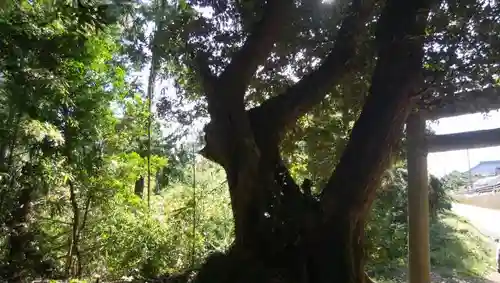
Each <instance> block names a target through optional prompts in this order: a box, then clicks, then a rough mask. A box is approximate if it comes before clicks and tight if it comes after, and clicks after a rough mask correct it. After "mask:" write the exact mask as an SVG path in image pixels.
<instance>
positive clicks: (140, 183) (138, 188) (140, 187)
mask: <svg viewBox="0 0 500 283" xmlns="http://www.w3.org/2000/svg"><path fill="white" fill-rule="evenodd" d="M134 193H135V195H136V196H138V197H140V198H142V196H143V194H144V177H143V176H142V175H141V176H140V177H139V178H138V179H137V180H136V181H135V187H134Z"/></svg>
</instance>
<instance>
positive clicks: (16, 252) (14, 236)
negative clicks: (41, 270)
mask: <svg viewBox="0 0 500 283" xmlns="http://www.w3.org/2000/svg"><path fill="white" fill-rule="evenodd" d="M33 170H34V169H33V167H32V166H31V164H26V165H25V166H24V167H23V170H22V171H23V175H25V174H26V175H28V176H29V174H32V171H33ZM21 186H22V188H21V189H20V192H19V196H18V199H17V202H16V204H15V210H14V211H13V212H12V215H11V217H10V220H9V221H7V223H6V224H7V226H8V227H9V229H10V234H9V238H8V246H9V253H8V256H7V267H6V271H7V274H6V277H7V278H8V281H9V282H15V283H17V282H23V280H24V279H25V278H26V277H27V276H28V275H29V272H28V268H30V266H29V264H30V260H31V258H30V255H31V252H32V250H33V248H32V240H33V235H32V233H31V231H30V223H29V222H30V221H29V215H30V213H31V212H32V200H33V199H32V194H33V191H34V188H33V186H31V184H30V183H29V180H26V182H22V183H21Z"/></svg>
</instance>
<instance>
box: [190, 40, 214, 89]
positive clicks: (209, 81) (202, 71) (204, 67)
mask: <svg viewBox="0 0 500 283" xmlns="http://www.w3.org/2000/svg"><path fill="white" fill-rule="evenodd" d="M187 49H188V52H189V54H190V55H191V57H192V66H191V67H192V68H193V69H194V70H195V72H196V74H197V75H198V77H199V80H200V81H201V86H202V88H203V91H204V92H205V93H213V92H214V90H215V84H216V83H217V77H216V76H215V75H214V74H213V73H212V71H211V70H210V67H209V64H208V54H206V53H205V52H204V51H198V52H196V51H195V49H194V48H192V47H190V46H189V45H188V46H187Z"/></svg>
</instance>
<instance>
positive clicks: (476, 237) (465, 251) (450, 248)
mask: <svg viewBox="0 0 500 283" xmlns="http://www.w3.org/2000/svg"><path fill="white" fill-rule="evenodd" d="M430 224H431V225H430V235H431V237H430V251H431V254H430V256H431V267H432V283H500V275H498V274H495V273H493V268H492V267H493V264H494V258H495V255H494V250H493V245H490V243H489V241H490V240H489V239H488V238H487V237H486V236H484V235H482V234H481V233H480V232H479V231H478V230H477V229H476V228H475V227H474V226H472V225H471V224H470V223H469V222H468V221H466V220H465V219H463V218H460V217H457V216H456V215H454V214H453V213H449V212H446V213H443V214H441V215H440V217H439V218H438V219H436V220H434V221H431V223H430ZM407 266H408V262H407V260H403V261H399V264H397V266H395V268H394V269H393V272H389V274H387V273H385V272H384V273H385V274H380V275H382V277H383V278H380V277H379V278H378V279H379V282H383V283H389V282H390V283H399V282H401V283H402V282H407V280H408V278H407V268H406V267H407ZM370 275H372V274H370ZM373 275H375V276H374V278H377V277H378V276H376V274H373ZM497 275H498V279H497V277H495V276H497Z"/></svg>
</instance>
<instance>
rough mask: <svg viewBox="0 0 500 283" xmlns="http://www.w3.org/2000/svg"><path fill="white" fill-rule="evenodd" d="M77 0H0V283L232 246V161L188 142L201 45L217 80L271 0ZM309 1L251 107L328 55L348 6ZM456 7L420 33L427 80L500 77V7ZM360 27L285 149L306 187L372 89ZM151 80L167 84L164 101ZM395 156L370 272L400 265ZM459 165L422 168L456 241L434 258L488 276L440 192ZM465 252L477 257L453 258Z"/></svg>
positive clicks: (400, 175) (178, 262)
mask: <svg viewBox="0 0 500 283" xmlns="http://www.w3.org/2000/svg"><path fill="white" fill-rule="evenodd" d="M69 2H70V1H68V3H65V1H56V2H54V1H7V2H6V3H4V4H0V37H1V43H0V72H1V73H0V223H2V224H1V227H0V229H1V233H0V245H1V246H2V249H1V253H0V280H6V281H7V282H27V281H29V280H31V279H34V278H40V277H43V278H54V279H67V278H78V279H90V278H96V277H100V278H103V279H104V280H117V279H120V278H124V277H127V278H129V277H130V278H154V277H159V276H167V275H170V274H173V273H180V272H186V271H188V270H192V269H197V268H199V267H200V266H201V265H202V264H203V262H204V261H205V259H206V258H207V256H208V255H209V254H213V253H219V252H221V253H222V252H226V251H228V250H229V249H230V248H231V247H232V245H233V240H234V221H233V213H234V211H233V210H234V207H231V198H230V194H229V190H228V184H227V181H226V175H225V174H224V173H225V172H224V170H223V169H222V168H221V167H220V166H218V165H216V164H215V163H213V162H211V161H208V160H206V159H202V158H201V157H200V156H198V155H197V154H196V152H197V151H199V150H200V149H201V145H200V144H199V142H197V140H198V137H199V136H200V135H201V129H200V128H199V127H198V125H199V124H200V121H201V122H202V121H205V120H206V118H207V117H208V114H207V105H206V101H205V100H204V99H201V95H202V94H203V86H202V84H203V80H200V79H199V76H198V74H197V73H198V72H199V71H200V70H199V69H198V68H199V66H198V65H197V63H196V60H197V59H200V58H197V56H195V54H203V56H202V57H205V58H201V59H203V60H205V61H207V62H209V66H210V68H211V70H212V72H213V73H214V74H221V73H222V72H224V69H225V68H226V67H227V66H228V64H229V62H230V61H231V60H230V58H231V56H232V55H233V54H234V53H235V52H236V50H237V49H238V47H239V46H241V45H242V43H243V42H244V40H245V38H247V36H248V34H249V30H251V26H253V24H254V23H255V21H256V19H258V18H260V17H261V16H262V14H263V13H264V12H265V9H264V5H263V3H264V2H265V1H171V2H167V1H151V3H146V4H140V5H132V6H127V5H125V6H123V5H115V4H109V5H101V6H92V5H89V6H81V5H80V6H72V4H71V3H69ZM226 2H227V3H226ZM299 2H300V1H299ZM313 2H314V1H313ZM316 2H318V3H319V2H321V1H316ZM340 2H342V1H340ZM311 3H312V2H311ZM311 3H309V2H308V1H304V3H302V2H300V3H299V4H297V5H299V7H297V9H295V10H293V12H291V14H292V15H291V17H292V19H293V21H292V23H293V24H290V25H288V26H287V27H286V28H285V29H284V31H283V32H282V38H281V39H280V41H279V42H278V43H277V44H275V46H274V49H273V51H272V53H271V55H270V56H269V58H267V60H266V61H265V64H264V66H262V67H260V68H259V71H258V72H257V74H256V75H255V76H253V77H252V78H251V80H250V82H249V86H248V89H247V92H246V95H245V100H246V105H247V106H255V105H259V104H260V103H262V102H263V101H265V99H267V98H269V97H274V96H276V94H279V93H282V92H284V91H285V90H286V89H287V87H288V86H289V85H291V84H293V83H294V82H295V81H297V80H298V78H300V77H303V76H305V75H306V74H307V73H309V72H310V71H311V70H312V69H314V68H315V65H316V64H317V62H319V61H320V60H321V59H322V58H324V57H325V56H326V55H327V54H328V52H329V50H330V49H331V43H330V42H333V38H334V36H335V34H336V33H337V29H336V26H337V25H338V23H339V18H340V15H343V11H344V7H341V6H342V5H343V3H340V4H338V5H337V4H336V5H330V6H328V5H325V6H318V5H319V4H311ZM447 3H448V4H447V5H445V6H443V7H442V9H437V10H434V13H433V14H432V17H431V18H432V19H431V22H432V26H431V27H430V28H429V29H430V30H429V31H428V32H429V33H432V34H434V36H432V37H430V38H429V39H428V41H429V42H428V43H427V45H428V46H427V49H426V50H427V54H426V65H425V67H426V70H427V71H428V72H429V74H428V76H430V77H433V86H434V87H439V88H446V95H447V96H449V95H451V94H450V93H452V92H453V91H452V90H450V85H452V86H453V90H454V89H457V88H458V89H460V90H464V89H468V88H470V84H473V85H481V86H492V85H494V84H495V83H498V82H496V81H495V80H497V79H498V78H495V77H494V74H495V73H498V64H490V60H491V58H498V52H499V50H500V48H491V47H492V46H494V47H495V46H496V47H498V42H497V39H495V34H498V29H499V27H500V25H499V24H498V18H495V17H496V16H495V15H498V9H499V7H498V4H495V5H494V4H491V3H490V4H487V5H486V6H484V5H483V6H481V7H479V6H477V5H472V4H461V3H452V1H447ZM471 5H472V6H471ZM380 8H381V7H378V6H377V7H376V9H377V10H379V9H380ZM200 11H201V12H200ZM373 22H374V21H373ZM367 27H368V33H367V34H365V35H364V36H363V38H362V39H361V40H360V41H361V44H360V47H359V50H357V51H356V52H358V53H359V56H357V57H356V58H355V59H354V60H353V62H351V63H350V64H352V65H353V66H350V68H351V69H352V72H349V73H347V74H346V75H345V76H344V77H342V79H341V80H340V81H341V82H342V83H339V82H338V81H339V80H337V82H336V83H335V85H336V86H335V87H331V86H328V85H327V86H318V88H326V89H328V91H327V92H328V94H327V95H326V97H324V99H323V100H322V102H321V103H319V104H318V105H316V106H314V107H312V106H311V107H309V108H311V109H310V110H311V111H309V112H308V113H307V114H305V115H303V116H302V117H300V119H298V121H297V123H296V125H292V126H291V127H290V128H291V129H290V131H288V132H286V135H284V140H283V142H282V143H281V148H280V151H281V154H282V155H283V156H282V157H283V161H284V163H285V164H286V165H287V166H288V167H289V169H290V174H291V175H292V176H293V177H294V178H295V179H296V180H300V181H302V180H305V179H309V180H312V184H313V188H312V189H313V196H312V197H313V198H316V197H318V195H319V193H320V192H321V188H322V187H323V186H324V184H326V183H327V181H328V178H329V176H330V175H331V171H332V168H333V167H334V166H335V165H336V164H337V163H338V162H339V159H340V156H341V153H342V150H343V149H344V147H345V146H346V144H347V142H348V140H349V135H350V132H351V130H352V128H353V123H354V121H355V120H356V119H357V117H358V116H359V114H360V111H361V108H362V102H363V101H364V98H365V93H366V92H367V91H368V88H369V86H370V79H369V75H368V74H369V73H370V72H372V71H373V68H374V64H375V61H374V56H372V55H373V52H372V51H370V50H371V49H372V48H373V34H372V33H373V29H374V27H373V24H372V23H370V24H368V25H367ZM471 29H473V30H474V32H473V33H471V34H469V33H468V32H467V31H468V30H471ZM495 40H496V41H495ZM436 42H440V44H441V45H445V44H446V45H450V46H451V47H449V48H441V47H439V46H438V47H436V45H435V43H436ZM433 44H434V45H433ZM471 50H476V51H477V50H479V51H477V52H473V53H471ZM458 51H460V52H458ZM460 54H462V55H460ZM495 56H497V57H495ZM443 57H446V58H448V60H446V62H444V61H443ZM470 61H480V62H481V64H476V65H474V66H475V67H471V65H470ZM314 62H316V63H314ZM140 81H145V83H140ZM158 81H163V82H165V81H166V82H167V85H168V86H169V88H168V89H166V90H164V89H162V91H161V96H160V97H159V98H158V96H156V97H155V92H157V89H158V88H159V87H158V86H157V82H158ZM451 82H457V83H456V84H451ZM156 94H157V93H156ZM316 96H317V95H316ZM445 97H446V96H445ZM317 98H318V99H319V100H321V97H319V96H318V97H317ZM441 98H442V97H439V99H441ZM429 100H432V101H435V98H432V99H431V98H429ZM154 102H159V103H158V105H157V106H158V107H157V108H158V114H160V115H155V113H154V108H155V107H153V108H152V107H151V105H150V104H151V103H153V104H154ZM188 134H189V135H188ZM394 159H395V160H397V161H398V162H397V163H396V165H394V166H393V167H392V168H391V169H389V170H387V171H386V174H385V177H384V178H383V181H382V184H381V185H380V188H379V189H378V190H377V195H376V201H375V203H374V204H373V209H372V211H371V213H370V215H369V220H368V222H367V224H366V235H367V239H368V241H367V243H366V245H365V246H366V250H367V254H368V258H367V261H368V267H369V271H370V273H372V274H374V275H375V276H376V277H384V276H391V274H393V272H394V270H396V269H398V268H401V267H403V266H404V265H405V263H406V250H407V244H406V242H407V241H406V239H407V231H408V227H407V223H406V221H407V220H406V219H407V214H406V203H407V195H406V192H407V181H406V178H407V177H406V175H407V173H406V170H405V164H404V163H401V162H400V161H401V160H399V159H401V158H400V157H396V158H394ZM226 173H227V170H226ZM450 176H451V175H450ZM450 176H448V177H447V178H446V179H445V180H444V185H443V183H442V182H443V180H439V179H437V178H435V177H432V176H431V178H430V184H429V188H430V209H431V211H430V212H431V215H432V217H433V218H432V221H433V224H432V225H433V226H432V227H433V228H432V229H431V231H432V233H433V235H432V240H433V243H432V246H433V248H434V247H436V246H440V245H444V246H446V245H450V247H451V246H453V250H452V251H453V252H454V254H453V256H452V257H448V256H442V255H441V254H440V252H439V251H436V250H435V249H434V250H433V258H432V260H433V264H434V266H435V267H443V268H444V267H456V268H463V269H464V270H467V271H470V272H476V273H480V272H483V271H484V270H483V269H481V270H476V269H475V268H476V265H475V263H476V262H479V261H484V259H483V258H475V253H474V254H471V253H469V252H468V251H467V250H466V249H465V248H463V244H464V239H463V238H460V237H458V236H457V235H456V233H455V232H456V231H454V230H453V228H450V227H451V226H450V225H449V224H446V223H444V222H443V221H444V219H449V217H450V216H449V210H450V203H451V200H450V199H449V197H448V195H447V194H448V192H449V191H451V190H454V189H456V187H457V186H461V185H462V183H463V180H462V179H463V178H462V177H460V178H459V181H450V180H451V177H450ZM232 208H233V210H232ZM444 215H446V217H448V218H446V217H444ZM458 247H459V248H460V249H459V248H458ZM480 249H482V247H481V248H480ZM450 258H452V259H453V260H452V259H450ZM462 259H464V260H469V261H470V263H468V264H467V265H465V266H459V265H460V262H461V260H462ZM450 265H454V266H450ZM388 267H391V268H388ZM392 267H393V268H392Z"/></svg>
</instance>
